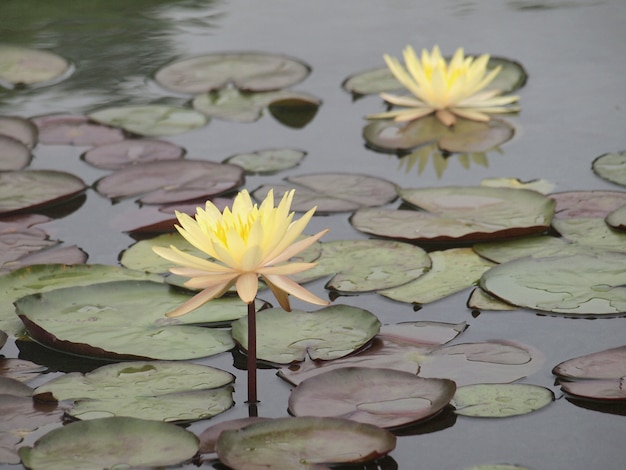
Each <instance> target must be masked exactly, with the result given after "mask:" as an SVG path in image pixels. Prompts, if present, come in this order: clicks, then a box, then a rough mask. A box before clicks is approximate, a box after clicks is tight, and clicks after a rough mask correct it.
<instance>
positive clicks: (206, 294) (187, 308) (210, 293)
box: [165, 282, 233, 318]
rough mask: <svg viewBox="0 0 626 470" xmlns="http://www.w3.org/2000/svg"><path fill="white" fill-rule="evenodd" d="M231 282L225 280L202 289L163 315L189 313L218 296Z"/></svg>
mask: <svg viewBox="0 0 626 470" xmlns="http://www.w3.org/2000/svg"><path fill="white" fill-rule="evenodd" d="M232 284H233V283H232V282H226V283H223V284H220V285H215V286H213V287H211V288H208V289H204V290H203V291H202V292H200V293H198V294H196V295H194V296H193V297H192V298H191V299H189V300H187V301H186V302H184V303H183V304H182V305H180V306H179V307H177V308H176V309H174V310H172V311H171V312H168V313H166V314H165V316H166V317H170V318H172V317H180V316H182V315H185V314H186V313H189V312H191V311H192V310H195V309H197V308H198V307H200V306H202V305H204V304H205V303H207V302H208V301H209V300H212V299H214V298H216V297H220V296H221V295H222V294H223V293H224V292H226V291H227V290H228V289H229V288H230V286H231V285H232Z"/></svg>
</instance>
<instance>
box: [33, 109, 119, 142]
mask: <svg viewBox="0 0 626 470" xmlns="http://www.w3.org/2000/svg"><path fill="white" fill-rule="evenodd" d="M31 120H32V122H33V123H35V125H36V126H37V129H38V132H39V142H41V143H42V144H49V145H76V146H91V145H103V144H108V143H111V142H119V141H120V140H123V139H124V131H122V130H121V129H117V128H115V127H109V126H104V125H102V124H97V123H95V122H91V121H89V118H87V117H86V116H79V115H74V114H69V115H68V114H50V115H46V116H38V117H34V118H32V119H31Z"/></svg>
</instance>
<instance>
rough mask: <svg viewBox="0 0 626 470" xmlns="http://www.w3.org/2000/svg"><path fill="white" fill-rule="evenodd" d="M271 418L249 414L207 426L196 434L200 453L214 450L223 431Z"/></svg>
mask: <svg viewBox="0 0 626 470" xmlns="http://www.w3.org/2000/svg"><path fill="white" fill-rule="evenodd" d="M270 419H272V418H260V417H258V416H250V417H248V418H239V419H231V420H229V421H221V422H219V423H216V424H214V425H213V426H209V427H208V428H206V429H205V430H204V431H202V432H201V433H200V435H199V436H198V437H199V438H200V453H201V454H208V453H214V452H216V447H217V439H218V438H219V437H220V434H222V432H223V431H233V430H236V429H241V428H243V427H245V426H248V425H249V424H252V423H256V422H259V421H268V420H270Z"/></svg>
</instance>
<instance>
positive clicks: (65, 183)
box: [0, 170, 87, 216]
mask: <svg viewBox="0 0 626 470" xmlns="http://www.w3.org/2000/svg"><path fill="white" fill-rule="evenodd" d="M85 189H87V185H86V184H85V182H84V181H83V180H81V179H80V178H79V177H77V176H74V175H72V174H70V173H66V172H63V171H54V170H22V171H5V172H0V215H2V216H6V215H10V214H14V213H17V212H21V211H26V210H29V211H32V210H34V209H40V208H42V207H46V206H50V205H53V204H59V203H61V202H65V201H67V200H69V199H71V198H73V197H75V196H77V195H79V194H80V193H82V192H83V191H85Z"/></svg>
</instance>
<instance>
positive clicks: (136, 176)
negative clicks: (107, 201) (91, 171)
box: [95, 159, 244, 204]
mask: <svg viewBox="0 0 626 470" xmlns="http://www.w3.org/2000/svg"><path fill="white" fill-rule="evenodd" d="M243 181H244V171H243V168H241V167H238V166H236V165H229V164H226V163H215V162H210V161H206V160H187V159H183V160H164V161H154V162H148V163H143V164H141V165H130V166H126V167H123V168H120V169H119V170H117V171H115V172H113V173H111V174H110V175H108V176H105V177H104V178H101V179H100V180H98V181H97V182H96V185H95V189H96V190H97V191H98V192H99V193H100V194H102V195H104V196H106V197H109V198H112V199H118V198H124V197H130V196H140V195H142V196H141V197H140V199H139V202H141V203H143V204H171V203H175V202H185V201H191V200H196V199H207V198H210V197H212V196H217V195H219V194H222V193H225V192H227V191H231V190H233V189H235V188H237V187H239V186H240V185H241V184H243Z"/></svg>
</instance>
